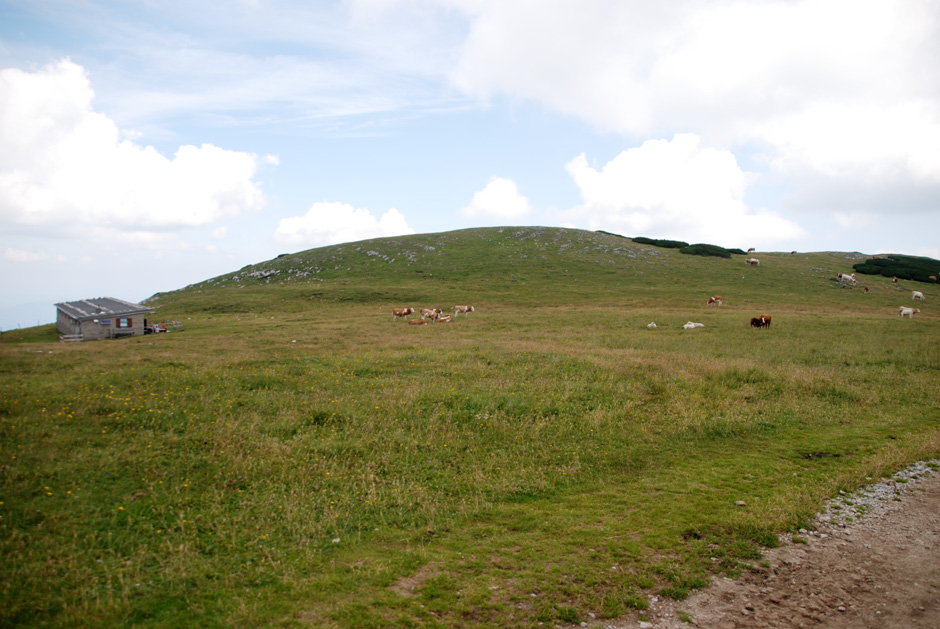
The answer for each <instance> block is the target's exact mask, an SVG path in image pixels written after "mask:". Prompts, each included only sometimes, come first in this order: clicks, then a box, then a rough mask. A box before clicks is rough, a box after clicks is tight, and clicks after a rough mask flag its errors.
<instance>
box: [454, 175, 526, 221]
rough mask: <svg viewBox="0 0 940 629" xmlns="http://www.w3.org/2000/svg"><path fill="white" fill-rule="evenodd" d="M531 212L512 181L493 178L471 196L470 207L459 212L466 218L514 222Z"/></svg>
mask: <svg viewBox="0 0 940 629" xmlns="http://www.w3.org/2000/svg"><path fill="white" fill-rule="evenodd" d="M531 211H532V205H531V204H530V203H529V200H528V199H526V198H525V197H524V196H522V195H521V194H519V190H518V189H517V188H516V183H515V182H514V181H513V180H512V179H506V178H504V177H493V178H492V179H490V182H489V183H488V184H487V185H486V187H485V188H483V190H480V191H478V192H476V193H475V194H474V195H473V200H472V201H470V205H468V206H467V207H465V208H463V209H462V210H460V214H461V216H464V217H466V218H485V219H495V220H515V219H518V218H522V217H523V216H526V215H527V214H529V213H530V212H531Z"/></svg>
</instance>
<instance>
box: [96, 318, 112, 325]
mask: <svg viewBox="0 0 940 629" xmlns="http://www.w3.org/2000/svg"><path fill="white" fill-rule="evenodd" d="M98 323H100V324H101V325H111V319H102V320H101V321H99V322H98Z"/></svg>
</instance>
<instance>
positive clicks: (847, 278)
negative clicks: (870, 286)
mask: <svg viewBox="0 0 940 629" xmlns="http://www.w3.org/2000/svg"><path fill="white" fill-rule="evenodd" d="M836 277H838V278H839V283H840V284H843V285H845V284H848V285H849V286H855V284H856V283H857V280H856V279H855V273H839V274H838V275H836Z"/></svg>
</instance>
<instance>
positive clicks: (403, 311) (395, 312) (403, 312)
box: [392, 308, 415, 321]
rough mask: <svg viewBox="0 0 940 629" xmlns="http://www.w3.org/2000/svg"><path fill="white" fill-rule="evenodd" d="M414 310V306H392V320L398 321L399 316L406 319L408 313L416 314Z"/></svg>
mask: <svg viewBox="0 0 940 629" xmlns="http://www.w3.org/2000/svg"><path fill="white" fill-rule="evenodd" d="M414 312H415V309H414V308H392V321H397V320H398V318H399V317H401V318H402V319H404V318H406V317H407V316H408V315H411V314H414Z"/></svg>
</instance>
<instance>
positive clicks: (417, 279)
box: [148, 227, 885, 312]
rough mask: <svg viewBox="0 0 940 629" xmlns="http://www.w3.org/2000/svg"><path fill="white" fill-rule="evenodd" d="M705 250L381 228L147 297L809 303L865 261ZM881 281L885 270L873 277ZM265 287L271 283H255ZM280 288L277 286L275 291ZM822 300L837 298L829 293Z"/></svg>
mask: <svg viewBox="0 0 940 629" xmlns="http://www.w3.org/2000/svg"><path fill="white" fill-rule="evenodd" d="M755 255H757V256H758V257H760V258H762V259H763V260H762V266H761V267H758V268H753V267H747V266H746V265H745V264H744V262H743V258H742V257H740V256H734V257H732V258H730V259H719V258H707V257H700V256H688V255H682V254H679V253H678V252H677V251H676V250H671V249H662V248H658V247H654V246H650V245H644V244H638V243H635V242H633V241H632V240H630V239H628V238H623V237H619V236H615V235H612V234H607V233H602V232H588V231H582V230H574V229H562V228H542V227H500V228H480V229H468V230H460V231H454V232H446V233H440V234H424V235H412V236H401V237H394V238H380V239H375V240H367V241H362V242H356V243H350V244H343V245H333V246H328V247H321V248H317V249H310V250H308V251H302V252H299V253H294V254H284V255H282V256H278V257H277V258H275V259H274V260H269V261H266V262H261V263H258V264H254V265H249V266H246V267H244V268H242V269H239V270H238V271H235V272H232V273H228V274H225V275H222V276H219V277H215V278H211V279H208V280H206V281H204V282H200V283H198V284H194V285H191V286H188V287H186V288H185V289H181V290H179V291H173V292H170V293H161V294H157V295H155V296H153V297H152V298H151V299H150V300H148V303H149V304H150V305H154V304H159V305H160V306H161V307H164V308H169V309H171V310H181V311H185V312H194V311H215V312H235V311H258V310H259V309H265V310H274V311H278V312H290V311H297V310H303V309H306V308H308V307H309V306H310V303H311V302H323V301H327V302H344V303H350V304H387V305H388V306H390V307H391V306H401V305H412V306H416V305H422V306H423V305H437V306H441V307H449V306H452V305H453V304H454V303H458V302H460V303H463V302H467V301H475V302H479V301H481V300H482V302H484V303H487V304H502V305H511V306H519V307H524V306H531V305H535V304H541V303H559V304H569V305H570V304H578V303H593V304H598V303H631V304H635V305H642V304H651V303H656V304H658V305H663V306H668V305H670V304H676V305H680V304H682V303H687V302H689V301H692V302H694V301H697V300H701V299H707V297H708V296H710V295H712V294H718V293H722V294H723V293H728V294H725V295H724V296H725V297H726V298H729V299H730V301H734V300H737V301H739V303H740V301H742V300H748V301H751V302H757V303H760V302H763V301H767V300H770V301H779V300H781V299H783V300H786V299H787V298H788V296H792V298H793V300H794V301H800V302H803V303H807V304H812V303H814V301H815V300H816V298H817V297H816V296H814V293H813V292H812V291H810V292H809V293H808V292H807V289H808V288H810V287H811V286H818V287H820V288H834V287H836V282H835V279H836V274H837V273H839V272H846V273H847V272H850V271H851V269H852V265H853V264H855V263H857V262H859V261H862V260H865V259H866V256H864V255H862V254H857V253H812V254H793V255H791V254H789V253H786V254H783V253H757V254H755ZM871 284H872V286H884V285H885V281H884V278H872V279H871ZM261 287H264V288H265V289H266V290H264V291H259V290H258V289H259V288H261ZM270 289H274V290H270ZM819 298H820V299H824V300H827V299H829V298H831V294H829V291H823V294H822V295H820V296H819Z"/></svg>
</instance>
